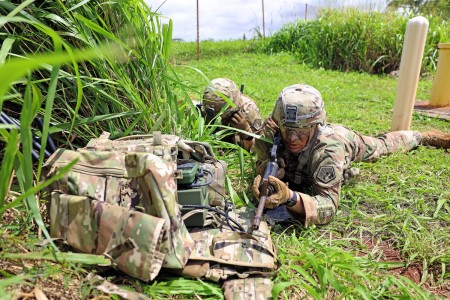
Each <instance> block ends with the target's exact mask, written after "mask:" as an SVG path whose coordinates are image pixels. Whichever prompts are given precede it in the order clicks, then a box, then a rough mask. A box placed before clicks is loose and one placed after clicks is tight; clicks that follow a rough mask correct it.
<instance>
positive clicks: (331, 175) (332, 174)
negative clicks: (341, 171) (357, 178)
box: [316, 166, 336, 184]
mask: <svg viewBox="0 0 450 300" xmlns="http://www.w3.org/2000/svg"><path fill="white" fill-rule="evenodd" d="M316 178H317V179H318V180H319V181H321V182H323V183H325V184H326V183H329V182H331V181H333V180H334V179H336V171H335V170H334V167H332V166H321V167H320V168H319V171H318V172H317V175H316Z"/></svg>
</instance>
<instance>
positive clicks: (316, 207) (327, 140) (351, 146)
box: [255, 124, 422, 226]
mask: <svg viewBox="0 0 450 300" xmlns="http://www.w3.org/2000/svg"><path fill="white" fill-rule="evenodd" d="M317 128H318V130H317V131H316V134H315V136H314V137H313V139H312V141H311V142H310V144H309V145H308V146H307V147H306V148H305V149H303V150H302V151H301V152H300V153H299V154H297V155H294V154H292V153H290V152H289V151H287V150H282V151H280V152H279V157H282V158H283V159H284V161H285V163H286V167H285V175H284V178H282V181H284V182H289V188H290V189H292V190H293V191H299V192H300V196H301V198H302V201H303V204H304V207H305V220H304V224H305V226H308V225H310V224H326V223H328V222H330V221H331V220H332V218H333V216H334V215H335V213H336V210H337V209H338V206H339V198H340V191H341V185H342V183H343V179H344V174H345V172H346V171H348V170H350V167H351V163H352V162H362V161H364V162H366V161H374V160H375V159H377V158H378V157H380V156H384V155H388V154H390V153H394V152H406V151H409V150H411V149H413V148H415V147H417V146H418V145H419V144H420V142H421V140H422V136H421V134H420V133H419V132H416V131H397V132H390V133H386V134H383V135H381V136H379V137H369V136H363V135H359V134H357V133H355V132H353V131H352V130H350V129H348V128H346V127H344V126H341V125H333V124H326V125H325V126H318V127H317ZM263 135H264V136H266V137H269V138H270V137H271V136H270V131H269V130H267V131H266V130H265V129H264V128H263ZM270 146H271V145H270V144H269V143H266V142H263V141H262V140H257V141H256V143H255V152H256V154H257V155H258V163H257V165H258V166H261V165H262V162H263V161H265V160H267V159H268V158H269V157H268V153H269V148H270ZM282 149H284V147H282ZM263 171H264V170H258V173H259V174H262V172H263ZM305 192H308V194H305ZM310 195H311V196H310ZM302 221H303V220H302Z"/></svg>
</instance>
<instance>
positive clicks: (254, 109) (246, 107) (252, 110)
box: [239, 94, 262, 133]
mask: <svg viewBox="0 0 450 300" xmlns="http://www.w3.org/2000/svg"><path fill="white" fill-rule="evenodd" d="M241 99H242V102H241V103H240V104H239V108H241V109H242V110H243V111H244V114H245V118H246V119H247V122H248V123H249V124H250V127H251V129H252V132H255V133H256V132H259V131H260V130H261V125H262V124H261V113H260V112H259V109H258V106H257V105H256V103H255V101H253V100H252V99H251V98H250V97H249V96H247V95H244V94H242V96H241Z"/></svg>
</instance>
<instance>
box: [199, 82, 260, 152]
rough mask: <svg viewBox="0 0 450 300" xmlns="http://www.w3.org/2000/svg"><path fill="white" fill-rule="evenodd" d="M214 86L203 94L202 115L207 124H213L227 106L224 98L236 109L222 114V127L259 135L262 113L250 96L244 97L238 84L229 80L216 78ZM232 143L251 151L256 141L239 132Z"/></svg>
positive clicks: (232, 139)
mask: <svg viewBox="0 0 450 300" xmlns="http://www.w3.org/2000/svg"><path fill="white" fill-rule="evenodd" d="M211 83H212V86H207V87H206V89H205V91H204V93H203V103H202V106H203V107H202V115H203V116H204V117H205V118H206V122H207V123H209V122H211V121H212V120H213V119H214V118H215V117H216V116H217V115H218V114H219V113H220V112H221V111H222V109H223V108H224V107H225V105H227V102H226V101H225V100H224V99H223V96H225V97H227V98H228V99H230V101H232V102H233V103H234V104H235V105H236V107H235V108H232V107H229V108H228V109H227V110H226V111H224V112H222V115H221V123H222V125H226V126H230V127H233V128H236V129H240V130H242V131H246V132H250V133H258V132H259V131H260V130H261V113H260V112H259V109H258V107H257V106H256V103H255V101H253V100H252V99H251V98H250V97H249V96H247V95H244V94H243V93H242V92H241V91H240V90H239V89H238V88H237V86H236V84H235V83H234V82H233V81H232V80H230V79H227V78H216V79H213V80H212V81H211ZM231 142H235V143H238V144H240V145H241V146H242V147H243V148H244V149H245V150H247V151H250V149H251V147H252V146H253V144H254V143H255V139H254V138H253V137H252V136H249V135H247V134H245V133H243V132H237V134H235V135H234V136H233V137H232V138H231Z"/></svg>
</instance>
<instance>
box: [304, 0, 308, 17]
mask: <svg viewBox="0 0 450 300" xmlns="http://www.w3.org/2000/svg"><path fill="white" fill-rule="evenodd" d="M306 20H308V3H305V21H306Z"/></svg>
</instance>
